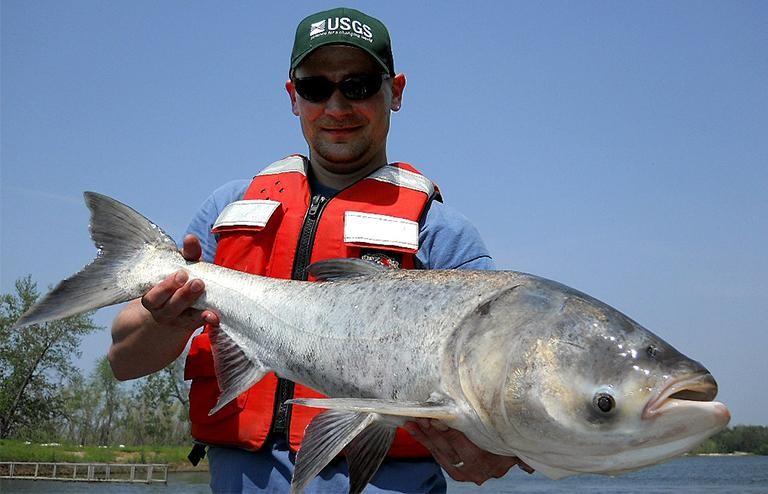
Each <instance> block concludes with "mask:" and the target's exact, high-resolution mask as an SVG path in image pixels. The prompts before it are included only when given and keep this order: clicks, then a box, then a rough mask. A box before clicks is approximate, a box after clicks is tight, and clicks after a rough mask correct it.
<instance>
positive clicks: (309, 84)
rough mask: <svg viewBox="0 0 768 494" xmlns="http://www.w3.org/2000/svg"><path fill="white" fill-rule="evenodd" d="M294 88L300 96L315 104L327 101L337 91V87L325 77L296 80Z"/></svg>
mask: <svg viewBox="0 0 768 494" xmlns="http://www.w3.org/2000/svg"><path fill="white" fill-rule="evenodd" d="M294 86H295V87H296V92H297V93H299V96H301V97H302V98H304V99H305V100H307V101H311V102H313V103H319V102H320V101H325V100H327V99H328V98H329V97H330V96H331V94H333V91H334V90H335V89H336V86H335V85H334V84H333V83H332V82H331V81H329V80H328V79H326V78H325V77H305V78H303V79H296V80H295V81H294Z"/></svg>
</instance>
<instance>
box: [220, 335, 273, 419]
mask: <svg viewBox="0 0 768 494" xmlns="http://www.w3.org/2000/svg"><path fill="white" fill-rule="evenodd" d="M231 334H234V332H233V331H232V330H231V329H230V328H229V327H228V326H226V325H225V324H221V325H219V326H218V327H213V328H211V329H210V331H209V338H210V340H211V352H212V353H213V367H214V369H215V370H216V378H217V379H218V381H219V389H221V394H220V395H219V399H218V401H217V402H216V406H215V407H213V408H212V409H211V411H210V412H208V415H213V414H214V413H216V412H218V411H219V410H221V409H222V408H223V407H224V405H226V404H227V403H229V402H230V401H232V400H234V399H235V398H237V397H238V396H239V395H240V394H241V393H244V392H245V391H246V390H248V389H249V388H250V387H251V386H253V385H254V384H256V383H257V382H259V381H260V380H261V379H262V378H263V377H264V375H265V374H266V373H267V372H269V369H266V368H265V367H263V366H262V365H260V364H259V362H256V361H254V360H253V359H251V358H249V357H248V356H247V355H246V354H245V352H244V351H243V349H242V348H241V347H240V345H238V344H237V342H236V341H235V340H234V339H232V337H231V336H230V335H231Z"/></svg>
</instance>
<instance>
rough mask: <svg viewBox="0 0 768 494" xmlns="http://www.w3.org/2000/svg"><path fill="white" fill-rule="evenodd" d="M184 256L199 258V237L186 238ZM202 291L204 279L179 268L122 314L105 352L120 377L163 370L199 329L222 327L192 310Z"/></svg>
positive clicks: (215, 318)
mask: <svg viewBox="0 0 768 494" xmlns="http://www.w3.org/2000/svg"><path fill="white" fill-rule="evenodd" d="M181 254H182V255H183V256H184V258H185V259H186V260H188V261H199V260H200V257H201V255H202V248H201V247H200V241H199V240H198V239H197V237H195V236H194V235H187V236H186V237H185V238H184V245H183V247H182V250H181ZM204 289H205V285H204V283H203V282H202V280H191V281H190V280H189V275H188V274H187V272H186V271H184V270H181V271H178V272H177V273H174V274H172V275H170V276H168V277H167V278H166V279H164V280H163V281H161V282H160V283H158V284H157V285H155V286H154V287H152V288H151V289H150V290H149V291H148V292H147V293H146V294H145V295H144V296H143V297H141V299H137V300H133V301H131V302H130V303H128V305H126V306H125V308H124V309H123V310H122V311H120V313H119V314H118V315H117V317H116V318H115V321H114V322H113V323H112V346H110V348H109V352H108V353H107V356H108V358H109V363H110V365H111V366H112V372H113V373H114V375H115V377H116V378H117V379H119V380H121V381H124V380H126V379H135V378H137V377H142V376H146V375H147V374H151V373H153V372H156V371H158V370H160V369H162V368H163V367H165V366H167V365H168V364H170V363H171V362H173V361H174V360H175V359H176V358H178V356H179V355H180V354H181V352H182V351H183V350H184V347H185V346H186V344H187V340H189V337H190V336H191V335H192V333H194V331H195V330H196V329H197V328H199V327H200V326H202V325H203V324H204V323H209V324H213V325H217V324H219V316H218V315H216V313H214V312H212V311H210V310H206V311H200V310H196V309H193V308H192V304H194V303H195V301H196V300H197V299H198V298H199V297H200V295H202V293H203V290H204Z"/></svg>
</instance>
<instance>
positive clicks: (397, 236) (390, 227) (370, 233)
mask: <svg viewBox="0 0 768 494" xmlns="http://www.w3.org/2000/svg"><path fill="white" fill-rule="evenodd" d="M344 242H348V243H364V244H373V245H390V246H394V247H404V248H406V249H413V250H417V249H418V248H419V224H418V223H417V222H415V221H411V220H407V219H405V218H398V217H396V216H385V215H383V214H371V213H360V212H357V211H346V212H345V213H344Z"/></svg>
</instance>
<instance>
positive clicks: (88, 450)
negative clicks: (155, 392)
mask: <svg viewBox="0 0 768 494" xmlns="http://www.w3.org/2000/svg"><path fill="white" fill-rule="evenodd" d="M190 448H191V446H125V447H119V446H106V447H105V446H78V445H73V444H55V443H54V444H35V443H28V442H26V441H15V440H10V439H3V440H0V461H38V462H73V463H167V464H168V465H170V468H171V470H175V471H180V470H196V471H204V470H207V469H208V462H207V461H206V460H203V461H202V462H200V464H199V465H198V466H197V467H193V466H192V465H191V464H190V463H189V461H188V460H187V455H188V454H189V450H190Z"/></svg>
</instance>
